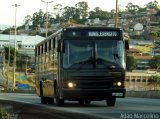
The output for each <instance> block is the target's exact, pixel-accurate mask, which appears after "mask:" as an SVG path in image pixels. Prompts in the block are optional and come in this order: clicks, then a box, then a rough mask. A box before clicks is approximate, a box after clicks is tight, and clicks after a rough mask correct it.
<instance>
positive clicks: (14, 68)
mask: <svg viewBox="0 0 160 119" xmlns="http://www.w3.org/2000/svg"><path fill="white" fill-rule="evenodd" d="M12 6H14V7H15V26H14V61H13V89H15V82H16V75H15V71H16V42H17V41H16V36H17V28H16V27H17V26H16V25H17V24H16V19H17V7H19V6H20V5H18V4H14V5H12Z"/></svg>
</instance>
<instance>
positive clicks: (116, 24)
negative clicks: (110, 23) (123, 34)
mask: <svg viewBox="0 0 160 119" xmlns="http://www.w3.org/2000/svg"><path fill="white" fill-rule="evenodd" d="M115 27H116V28H117V27H118V0H116V19H115Z"/></svg>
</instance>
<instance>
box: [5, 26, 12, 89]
mask: <svg viewBox="0 0 160 119" xmlns="http://www.w3.org/2000/svg"><path fill="white" fill-rule="evenodd" d="M10 39H11V28H9V43H8V65H7V82H6V84H7V89H8V84H9V65H10Z"/></svg>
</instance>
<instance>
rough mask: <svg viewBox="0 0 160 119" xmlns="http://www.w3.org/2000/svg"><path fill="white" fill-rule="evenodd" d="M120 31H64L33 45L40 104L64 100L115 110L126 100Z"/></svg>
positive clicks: (57, 102)
mask: <svg viewBox="0 0 160 119" xmlns="http://www.w3.org/2000/svg"><path fill="white" fill-rule="evenodd" d="M127 48H128V42H127V41H125V40H124V37H123V32H122V30H121V29H119V28H108V27H68V28H63V29H61V30H59V31H57V32H55V33H54V34H52V35H51V36H49V37H48V38H46V39H45V40H44V41H42V42H41V43H39V44H37V45H36V48H35V62H36V72H35V73H36V81H35V82H36V91H37V94H38V95H39V96H40V97H41V103H42V104H51V103H54V100H55V101H56V104H57V105H58V106H63V105H64V101H65V100H70V101H78V103H80V104H85V103H86V104H89V103H91V101H97V100H106V104H107V105H108V106H114V105H115V102H116V98H117V97H120V98H123V97H125V91H126V90H125V70H126V61H125V59H126V58H125V50H126V49H127Z"/></svg>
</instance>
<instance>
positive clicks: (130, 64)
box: [126, 56, 137, 71]
mask: <svg viewBox="0 0 160 119" xmlns="http://www.w3.org/2000/svg"><path fill="white" fill-rule="evenodd" d="M136 66H137V60H136V59H135V58H134V57H133V56H127V57H126V69H127V70H128V71H132V70H133V69H136Z"/></svg>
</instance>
